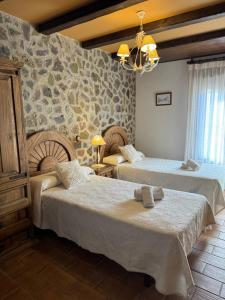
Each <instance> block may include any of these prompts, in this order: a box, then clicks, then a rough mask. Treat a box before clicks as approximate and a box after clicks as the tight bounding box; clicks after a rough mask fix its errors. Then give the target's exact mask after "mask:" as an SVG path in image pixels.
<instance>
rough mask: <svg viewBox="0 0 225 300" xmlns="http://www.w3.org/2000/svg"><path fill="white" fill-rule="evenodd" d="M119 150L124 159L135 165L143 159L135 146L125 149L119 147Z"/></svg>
mask: <svg viewBox="0 0 225 300" xmlns="http://www.w3.org/2000/svg"><path fill="white" fill-rule="evenodd" d="M119 149H120V151H121V153H122V154H123V156H124V158H125V159H126V160H128V161H129V162H130V163H134V162H136V161H140V160H142V159H143V158H142V156H141V155H140V153H139V152H138V151H137V150H136V149H135V148H134V147H133V145H126V146H123V147H119Z"/></svg>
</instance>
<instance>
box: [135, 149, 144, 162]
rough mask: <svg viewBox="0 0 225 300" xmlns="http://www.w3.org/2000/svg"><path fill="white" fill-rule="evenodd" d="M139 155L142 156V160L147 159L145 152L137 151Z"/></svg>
mask: <svg viewBox="0 0 225 300" xmlns="http://www.w3.org/2000/svg"><path fill="white" fill-rule="evenodd" d="M137 153H138V154H139V155H140V157H141V160H142V159H144V158H145V155H144V153H143V152H141V151H137Z"/></svg>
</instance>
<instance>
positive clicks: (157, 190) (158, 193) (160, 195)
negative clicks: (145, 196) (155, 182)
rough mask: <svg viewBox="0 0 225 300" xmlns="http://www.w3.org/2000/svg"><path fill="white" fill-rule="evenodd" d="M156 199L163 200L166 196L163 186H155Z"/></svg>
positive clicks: (154, 194)
mask: <svg viewBox="0 0 225 300" xmlns="http://www.w3.org/2000/svg"><path fill="white" fill-rule="evenodd" d="M153 196H154V200H162V199H163V198H164V192H163V188H162V187H161V186H155V187H154V188H153Z"/></svg>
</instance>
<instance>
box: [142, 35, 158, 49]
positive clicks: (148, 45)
mask: <svg viewBox="0 0 225 300" xmlns="http://www.w3.org/2000/svg"><path fill="white" fill-rule="evenodd" d="M155 49H156V43H155V41H154V39H153V37H152V36H151V35H145V36H144V38H143V41H142V46H141V51H142V52H148V51H153V50H155Z"/></svg>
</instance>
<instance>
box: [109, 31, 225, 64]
mask: <svg viewBox="0 0 225 300" xmlns="http://www.w3.org/2000/svg"><path fill="white" fill-rule="evenodd" d="M218 39H225V29H219V30H214V31H210V32H204V33H199V34H195V35H191V36H186V37H182V38H178V39H174V40H169V41H165V42H161V43H157V51H158V52H159V56H160V51H161V50H162V49H169V48H176V47H178V46H184V45H187V44H194V43H199V42H205V41H212V40H217V41H218ZM164 53H165V52H164ZM111 57H112V58H113V59H117V60H118V59H119V58H118V56H117V53H116V52H115V53H112V54H111Z"/></svg>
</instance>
